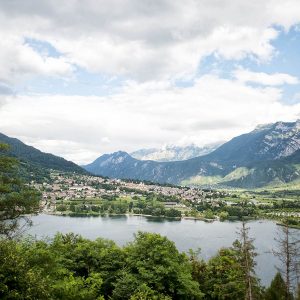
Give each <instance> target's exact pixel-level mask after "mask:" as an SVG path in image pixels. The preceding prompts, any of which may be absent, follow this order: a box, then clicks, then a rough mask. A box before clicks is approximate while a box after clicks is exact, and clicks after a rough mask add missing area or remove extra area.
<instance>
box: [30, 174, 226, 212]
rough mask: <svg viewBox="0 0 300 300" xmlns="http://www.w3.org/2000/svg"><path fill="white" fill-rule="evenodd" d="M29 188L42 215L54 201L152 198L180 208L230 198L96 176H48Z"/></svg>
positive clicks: (213, 193) (218, 193)
mask: <svg viewBox="0 0 300 300" xmlns="http://www.w3.org/2000/svg"><path fill="white" fill-rule="evenodd" d="M31 186H33V187H34V188H35V189H37V190H38V191H40V192H41V194H42V201H41V207H42V208H43V210H44V211H45V212H47V211H54V210H55V206H56V203H57V201H60V200H63V201H65V200H69V201H71V200H79V199H86V200H89V199H95V198H99V199H101V198H102V197H107V196H112V197H116V198H122V197H124V198H128V197H142V196H144V195H145V194H155V195H158V196H164V197H167V198H169V199H170V201H165V202H164V205H165V206H166V207H173V208H182V207H185V204H184V202H186V201H187V202H190V203H194V204H196V203H200V202H202V201H205V200H206V201H210V202H211V201H216V202H217V201H219V200H220V198H223V197H225V196H228V195H230V194H229V193H228V192H221V191H213V190H204V189H199V188H192V187H180V186H168V185H159V184H154V183H148V182H147V183H146V182H139V181H127V180H120V179H109V178H103V177H99V176H88V175H77V174H70V173H57V172H53V173H51V180H50V182H43V183H36V182H34V181H32V182H31Z"/></svg>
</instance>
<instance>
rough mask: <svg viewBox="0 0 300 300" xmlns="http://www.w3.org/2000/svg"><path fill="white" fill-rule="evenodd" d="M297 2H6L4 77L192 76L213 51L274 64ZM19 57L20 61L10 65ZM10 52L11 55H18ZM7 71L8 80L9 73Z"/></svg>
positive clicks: (0, 10) (299, 16) (1, 19)
mask: <svg viewBox="0 0 300 300" xmlns="http://www.w3.org/2000/svg"><path fill="white" fill-rule="evenodd" d="M298 5H299V3H298V0H286V1H284V2H283V1H282V0H254V1H240V0H231V1H230V4H229V3H228V1H222V0H218V1H209V0H201V1H194V0H187V1H180V0H163V1H139V0H122V1H121V0H112V1H99V0H86V1H84V2H83V1H75V0H70V1H58V0H57V1H52V0H46V1H39V0H28V1H22V0H15V1H1V3H0V25H1V27H0V28H2V29H1V35H2V39H1V42H2V45H1V47H0V57H1V61H2V60H3V61H5V62H6V64H7V65H6V67H5V68H2V74H0V75H1V76H2V77H4V78H6V79H7V78H11V75H12V74H11V72H12V70H15V68H17V70H16V73H18V74H22V73H25V74H26V73H28V72H36V73H38V74H39V73H42V74H62V73H65V72H69V71H70V65H69V64H73V65H76V66H80V67H82V68H84V69H86V70H88V71H90V72H96V73H99V72H101V73H107V74H112V75H115V74H117V75H118V76H120V75H125V76H130V77H131V78H133V79H135V80H139V81H145V80H158V79H159V80H162V79H169V78H174V77H183V76H190V75H192V74H194V73H195V71H196V70H197V67H198V65H199V62H201V59H203V58H204V57H205V56H207V55H209V54H212V53H214V54H215V55H218V56H220V57H224V58H227V59H236V60H238V59H242V58H244V57H247V56H248V57H252V58H254V59H256V60H259V61H267V60H270V59H271V57H272V55H273V54H274V48H273V46H272V44H271V41H272V40H274V39H275V38H276V37H277V35H278V30H279V29H278V28H277V29H275V28H274V27H273V25H279V26H282V27H283V28H285V30H289V28H290V27H291V26H293V25H295V24H297V23H298V22H299V21H300V11H299V9H297V8H298ZM25 37H27V38H28V37H29V38H36V39H38V40H42V41H47V42H49V43H51V44H52V45H53V46H54V47H55V48H56V49H57V50H58V51H59V52H61V53H62V54H63V56H62V57H61V58H51V59H50V58H47V57H40V55H38V53H36V52H35V51H34V50H33V49H31V48H30V47H28V45H26V44H24V43H23V39H24V38H25ZM10 51H13V52H12V53H13V55H14V57H16V58H17V60H16V62H12V60H9V59H8V58H9V57H8V53H9V52H10ZM12 53H10V55H12ZM4 70H6V71H4ZM3 73H4V74H3Z"/></svg>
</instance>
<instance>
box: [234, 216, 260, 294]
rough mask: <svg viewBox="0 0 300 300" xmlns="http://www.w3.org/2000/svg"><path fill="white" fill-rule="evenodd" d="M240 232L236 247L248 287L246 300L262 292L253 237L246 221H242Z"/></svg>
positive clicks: (245, 283)
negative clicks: (256, 267)
mask: <svg viewBox="0 0 300 300" xmlns="http://www.w3.org/2000/svg"><path fill="white" fill-rule="evenodd" d="M238 234H239V240H237V241H235V243H234V247H235V249H236V250H237V253H238V254H239V262H240V264H241V267H242V270H243V280H244V285H245V287H246V294H245V299H246V300H252V299H256V298H258V295H259V293H260V286H259V281H258V278H257V276H256V274H255V265H256V262H255V257H256V255H257V254H256V252H255V247H254V245H253V241H254V240H253V239H252V238H250V237H249V227H247V226H246V222H242V227H241V229H240V231H239V232H238Z"/></svg>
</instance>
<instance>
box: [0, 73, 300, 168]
mask: <svg viewBox="0 0 300 300" xmlns="http://www.w3.org/2000/svg"><path fill="white" fill-rule="evenodd" d="M281 92H282V91H281V89H279V88H275V87H261V88H257V87H252V86H248V85H246V84H245V83H243V82H236V81H235V80H231V79H222V78H219V77H217V76H213V75H205V76H202V77H200V78H199V79H198V80H197V81H196V82H195V84H194V86H191V87H188V88H184V89H181V88H178V87H174V86H172V85H170V84H169V83H168V82H151V83H144V84H139V83H135V82H129V83H128V84H127V85H126V87H124V89H123V90H122V91H121V92H119V93H118V94H115V95H111V96H109V97H92V96H90V97H83V96H80V97H79V96H59V95H56V96H53V95H52V96H51V95H47V96H45V95H35V96H16V97H14V98H11V99H10V101H9V102H8V103H7V104H6V105H5V107H4V108H5V109H2V110H1V111H0V119H1V123H0V131H2V132H4V133H6V134H9V135H11V136H16V137H19V138H22V140H24V141H25V142H28V143H30V144H32V145H34V146H36V147H38V148H40V149H42V150H44V151H50V152H53V153H55V154H58V155H62V156H64V157H66V158H67V159H72V160H74V161H75V162H77V163H87V162H90V161H91V160H92V159H95V158H96V157H97V156H99V155H100V154H102V153H107V152H113V151H116V150H120V149H122V150H126V151H133V150H136V149H138V148H143V147H157V146H161V145H163V144H176V142H177V141H180V140H184V141H185V142H186V143H187V142H194V143H196V144H198V145H203V144H206V143H211V142H215V141H220V140H222V141H224V140H228V139H230V138H232V137H234V136H236V135H238V134H241V133H243V132H247V131H250V130H252V129H253V128H254V127H255V126H256V125H257V124H260V123H269V122H275V121H278V120H283V121H292V120H295V119H297V118H299V112H300V104H294V105H285V104H283V103H281Z"/></svg>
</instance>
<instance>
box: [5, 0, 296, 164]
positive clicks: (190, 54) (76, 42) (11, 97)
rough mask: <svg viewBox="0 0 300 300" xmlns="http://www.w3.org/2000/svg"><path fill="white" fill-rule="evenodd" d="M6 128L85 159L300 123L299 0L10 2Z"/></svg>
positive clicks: (29, 141) (38, 144) (26, 139)
mask: <svg viewBox="0 0 300 300" xmlns="http://www.w3.org/2000/svg"><path fill="white" fill-rule="evenodd" d="M0 66H1V68H0V132H2V133H4V134H6V135H9V136H12V137H16V138H19V139H21V140H22V141H23V142H25V143H27V144H29V145H32V146H34V147H36V148H38V149H40V150H42V151H45V152H50V153H53V154H56V155H59V156H62V157H64V158H66V159H68V160H72V161H74V162H76V163H78V164H85V163H89V162H91V161H93V160H94V159H95V158H97V157H98V156H100V155H102V154H104V153H111V152H114V151H118V150H124V151H127V152H131V151H134V150H137V149H140V148H152V147H162V146H164V145H167V144H173V145H188V144H191V143H194V144H196V145H199V146H202V145H205V144H209V143H213V142H217V141H226V140H229V139H231V138H233V137H234V136H237V135H239V134H242V133H246V132H249V131H251V130H253V129H254V128H255V127H256V126H257V125H259V124H265V123H272V122H276V121H295V120H297V119H300V2H299V0H252V1H241V0H185V1H182V0H160V1H158V0H157V1H155V0H152V1H151V0H143V1H140V0H85V1H79V0H59V1H58V0H44V1H40V0H26V1H24V0H2V1H0Z"/></svg>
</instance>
